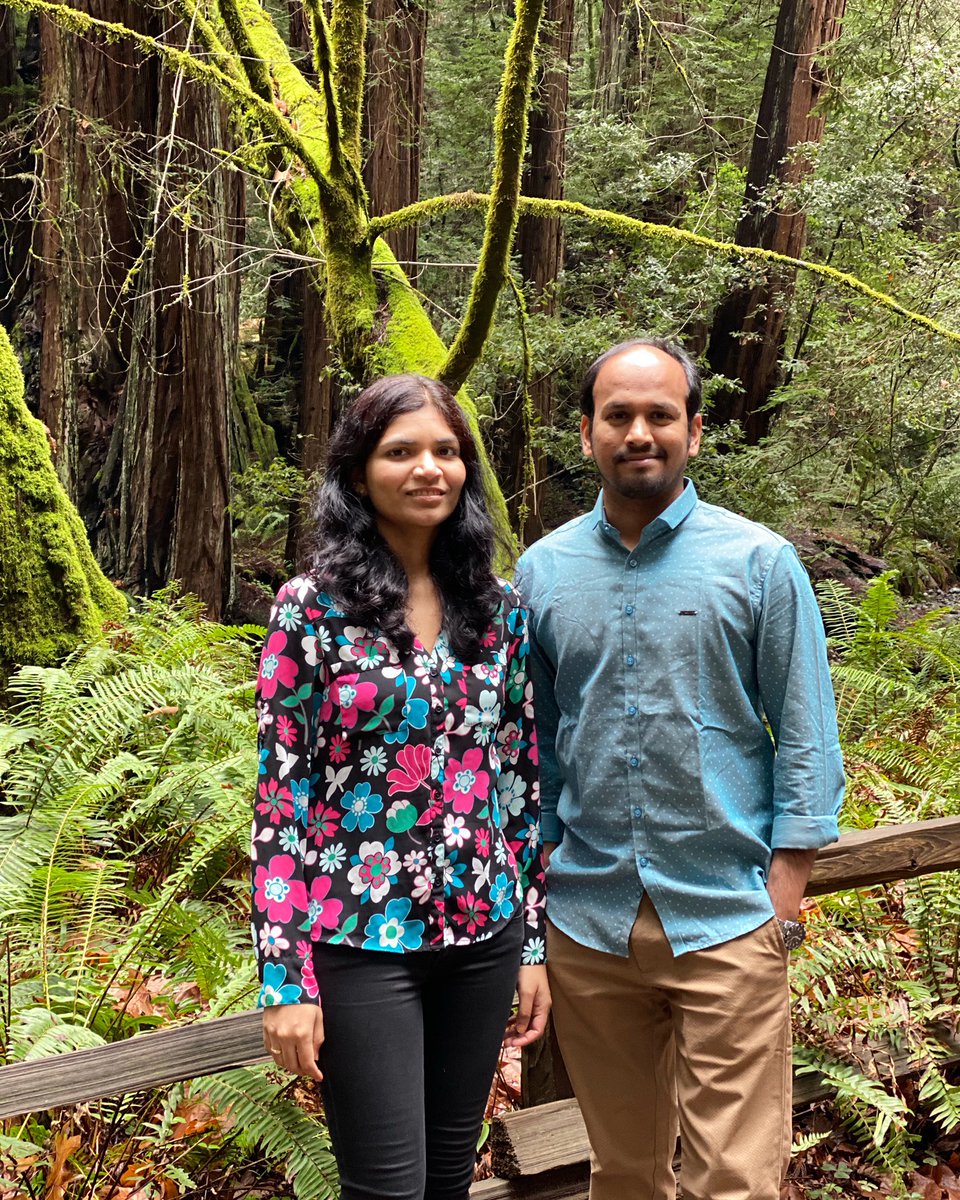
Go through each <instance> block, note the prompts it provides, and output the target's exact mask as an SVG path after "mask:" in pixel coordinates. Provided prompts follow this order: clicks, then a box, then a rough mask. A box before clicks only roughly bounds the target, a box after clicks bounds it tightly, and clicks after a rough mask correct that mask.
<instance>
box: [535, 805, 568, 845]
mask: <svg viewBox="0 0 960 1200" xmlns="http://www.w3.org/2000/svg"><path fill="white" fill-rule="evenodd" d="M540 836H541V838H542V839H543V840H544V841H545V842H562V841H563V822H562V821H561V820H560V818H559V817H558V816H557V814H556V813H555V812H552V813H550V812H544V811H543V809H542V808H541V810H540Z"/></svg>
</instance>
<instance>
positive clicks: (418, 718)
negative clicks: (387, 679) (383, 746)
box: [383, 675, 430, 746]
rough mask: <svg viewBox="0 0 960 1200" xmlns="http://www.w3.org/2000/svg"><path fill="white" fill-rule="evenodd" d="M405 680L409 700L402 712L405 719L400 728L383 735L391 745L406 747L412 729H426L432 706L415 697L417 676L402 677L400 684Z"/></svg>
mask: <svg viewBox="0 0 960 1200" xmlns="http://www.w3.org/2000/svg"><path fill="white" fill-rule="evenodd" d="M401 680H403V681H404V682H405V685H406V691H407V699H406V701H405V702H404V705H403V708H401V710H400V716H401V717H402V718H403V719H402V720H401V722H400V727H399V728H398V729H395V730H391V731H390V732H389V733H385V734H384V735H383V740H384V741H385V742H388V743H390V744H391V745H401V746H402V745H404V744H405V743H406V741H407V739H408V738H409V737H410V730H411V729H425V728H426V725H427V713H429V711H430V705H429V704H428V703H427V702H426V700H421V699H419V697H414V695H413V693H414V690H415V688H416V686H417V679H416V676H415V675H402V676H401V677H400V680H398V681H397V682H398V684H400V681H401Z"/></svg>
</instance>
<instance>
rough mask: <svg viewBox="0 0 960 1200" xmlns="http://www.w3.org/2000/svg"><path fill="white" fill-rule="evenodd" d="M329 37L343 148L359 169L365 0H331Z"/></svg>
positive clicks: (365, 19)
mask: <svg viewBox="0 0 960 1200" xmlns="http://www.w3.org/2000/svg"><path fill="white" fill-rule="evenodd" d="M330 40H331V46H332V49H333V80H334V87H335V89H336V94H337V106H338V108H339V111H340V129H341V132H342V134H343V149H344V152H345V153H346V155H347V156H348V158H349V159H350V161H351V162H352V163H353V165H354V168H355V170H356V171H357V172H358V173H359V172H360V171H361V169H362V167H363V155H362V151H361V147H360V132H361V128H362V124H363V82H364V77H365V75H366V69H367V60H366V52H367V5H366V0H333V4H332V9H331V13H330Z"/></svg>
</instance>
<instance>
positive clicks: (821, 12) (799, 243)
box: [707, 0, 846, 444]
mask: <svg viewBox="0 0 960 1200" xmlns="http://www.w3.org/2000/svg"><path fill="white" fill-rule="evenodd" d="M845 3H846V0H782V3H781V5H780V14H779V18H778V21H777V30H776V34H775V36H774V45H773V50H772V51H771V54H770V62H769V65H768V67H767V76H766V80H765V82H764V87H763V96H762V99H761V101H760V112H759V116H758V118H757V129H756V133H755V135H754V140H753V148H752V150H751V153H750V165H749V169H748V171H747V182H746V190H745V195H744V208H743V215H742V217H741V218H740V221H739V223H738V225H737V231H736V238H735V240H736V242H737V244H738V245H741V246H762V247H763V248H765V249H767V250H775V251H777V252H778V253H780V254H788V255H791V256H793V257H799V256H800V255H801V254H802V253H803V248H804V243H805V240H806V214H805V213H804V212H803V210H802V209H799V208H798V207H797V206H796V205H795V204H794V203H793V202H792V201H791V199H790V195H791V190H792V189H793V188H794V187H795V186H796V185H797V184H799V183H800V182H802V180H803V179H804V177H805V176H806V175H807V174H809V172H810V171H811V170H812V169H813V168H812V164H811V162H810V159H809V157H808V156H807V155H805V154H804V153H802V152H800V153H793V151H794V150H795V149H796V148H797V147H798V146H800V145H802V144H803V143H818V142H819V141H820V139H821V138H822V136H823V126H824V117H823V114H822V113H817V112H815V111H814V110H815V107H816V104H817V101H818V99H819V97H820V92H821V89H822V88H823V85H824V82H825V77H826V68H825V63H824V54H823V51H824V49H825V48H826V47H828V46H829V45H830V44H831V43H833V42H834V41H836V39H837V38H838V37H839V34H840V25H841V21H842V18H843V12H844V7H845ZM771 190H773V192H774V193H775V194H774V202H773V203H770V202H769V201H770V194H771ZM794 283H795V275H794V272H792V271H790V270H779V271H771V272H769V273H768V275H767V276H766V278H765V279H764V280H763V281H762V282H761V283H758V284H756V285H755V286H753V287H744V288H739V289H737V290H735V291H734V292H732V293H731V294H730V295H729V296H727V298H726V299H725V300H724V301H723V303H722V304H721V305H720V307H719V308H718V309H717V312H716V314H715V316H714V320H713V327H712V329H711V333H710V344H709V348H708V351H707V356H708V359H709V362H710V367H711V370H713V371H714V372H716V373H718V374H721V375H725V376H727V378H729V379H732V380H737V381H739V384H740V387H739V388H737V389H730V390H726V391H723V392H720V393H718V394H717V396H716V400H715V405H714V409H713V417H714V420H715V421H717V422H718V423H720V424H722V423H724V422H726V421H740V422H741V423H742V425H743V428H744V431H745V434H746V437H747V440H748V441H749V442H751V443H752V444H756V442H758V441H759V440H760V438H762V437H763V436H764V435H765V434H766V433H767V432H768V430H769V426H770V416H771V413H770V410H769V409H767V408H765V405H766V404H767V402H768V400H769V399H770V396H771V394H772V392H773V390H774V388H775V387H776V386H777V383H778V382H779V372H780V357H781V354H782V352H783V345H784V341H785V338H786V314H787V308H788V307H789V303H790V300H791V298H792V295H793V289H794Z"/></svg>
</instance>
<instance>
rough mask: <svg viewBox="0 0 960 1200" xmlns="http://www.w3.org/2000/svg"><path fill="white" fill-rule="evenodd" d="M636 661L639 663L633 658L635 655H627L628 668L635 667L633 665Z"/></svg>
mask: <svg viewBox="0 0 960 1200" xmlns="http://www.w3.org/2000/svg"><path fill="white" fill-rule="evenodd" d="M636 661H637V660H636V659H635V658H634V657H633V655H632V654H628V655H627V657H626V663H627V666H628V667H632V666H633V664H634V663H635V662H636Z"/></svg>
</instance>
